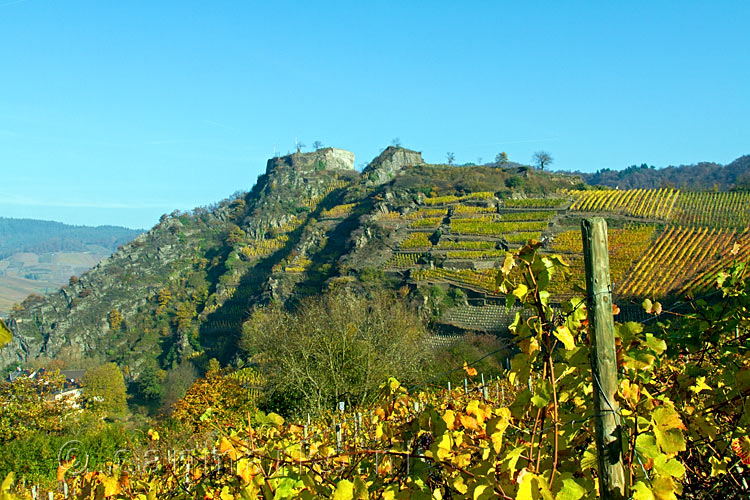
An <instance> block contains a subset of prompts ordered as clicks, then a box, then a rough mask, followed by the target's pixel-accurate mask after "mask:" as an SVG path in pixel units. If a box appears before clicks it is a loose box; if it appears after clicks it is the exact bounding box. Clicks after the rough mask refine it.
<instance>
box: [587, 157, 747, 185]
mask: <svg viewBox="0 0 750 500" xmlns="http://www.w3.org/2000/svg"><path fill="white" fill-rule="evenodd" d="M576 173H577V174H578V175H580V176H581V177H583V180H585V181H586V182H587V183H588V184H591V185H599V186H609V187H613V188H619V189H650V188H661V187H671V188H677V189H684V190H691V191H706V190H712V189H718V190H721V191H726V190H731V189H750V155H745V156H741V157H739V158H737V159H736V160H734V161H733V162H732V163H730V164H728V165H720V164H718V163H711V162H701V163H697V164H694V165H680V166H679V167H674V166H669V167H666V168H658V169H657V168H654V167H653V166H649V165H646V164H645V163H644V164H642V165H640V166H638V165H631V166H630V167H628V168H626V169H624V170H610V169H608V168H605V169H602V170H597V171H596V172H595V173H593V174H586V173H581V172H576Z"/></svg>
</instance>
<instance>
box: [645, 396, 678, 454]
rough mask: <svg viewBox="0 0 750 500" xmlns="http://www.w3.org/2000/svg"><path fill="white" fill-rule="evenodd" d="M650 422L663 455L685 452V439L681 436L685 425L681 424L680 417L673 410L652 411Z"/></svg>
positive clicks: (665, 408) (667, 408)
mask: <svg viewBox="0 0 750 500" xmlns="http://www.w3.org/2000/svg"><path fill="white" fill-rule="evenodd" d="M651 420H652V422H653V425H654V436H655V437H656V442H657V444H658V445H659V447H660V448H661V449H662V450H663V451H664V453H677V452H678V451H685V437H684V436H683V435H682V431H683V430H685V424H683V423H682V420H680V415H679V414H678V413H677V412H676V411H675V410H674V409H673V408H669V407H660V408H657V409H656V410H654V413H653V414H652V416H651Z"/></svg>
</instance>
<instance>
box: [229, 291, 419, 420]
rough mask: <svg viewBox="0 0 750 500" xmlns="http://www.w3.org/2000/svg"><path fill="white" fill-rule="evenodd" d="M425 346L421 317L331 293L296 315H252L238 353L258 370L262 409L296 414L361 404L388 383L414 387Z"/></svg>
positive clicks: (377, 301) (394, 304) (399, 305)
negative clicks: (394, 378)
mask: <svg viewBox="0 0 750 500" xmlns="http://www.w3.org/2000/svg"><path fill="white" fill-rule="evenodd" d="M424 338H425V330H424V328H423V326H422V323H421V322H420V320H419V318H418V316H417V315H416V314H415V313H414V312H413V311H411V310H410V309H408V308H407V306H406V305H405V304H404V303H403V302H401V301H399V300H398V299H396V298H395V297H394V296H393V295H391V294H388V293H385V292H377V293H373V294H372V295H371V296H370V297H363V296H361V295H354V294H352V293H350V292H348V291H346V290H336V291H333V292H329V293H328V294H326V295H325V296H322V297H317V298H310V299H307V300H305V301H303V302H302V304H301V305H300V306H299V307H298V308H297V309H296V310H295V311H294V312H289V311H286V310H283V309H281V308H279V307H274V306H269V307H265V308H262V309H258V310H256V311H255V312H254V313H253V315H252V316H251V318H250V320H249V321H247V322H246V323H245V325H244V326H243V333H242V340H241V346H242V347H243V348H244V350H245V351H246V352H247V353H248V354H251V355H253V354H254V355H255V357H254V359H255V360H257V361H258V363H259V364H260V369H261V373H262V375H263V376H264V377H265V380H266V383H267V391H268V392H267V400H266V407H271V408H269V409H273V410H275V411H280V412H283V413H286V414H294V413H297V414H300V413H302V412H303V411H305V410H308V411H309V410H313V411H321V410H323V409H326V408H333V407H334V405H335V404H336V403H337V402H338V401H344V402H346V404H347V406H348V407H351V406H354V405H360V404H364V403H366V402H368V401H371V400H372V398H373V397H374V396H375V394H376V392H377V388H378V385H379V384H380V383H382V381H383V380H385V379H387V378H388V377H390V376H394V375H398V376H399V377H400V378H402V379H404V380H410V379H412V380H413V379H415V378H416V377H417V376H418V374H419V373H420V371H421V369H422V368H424V367H425V366H426V356H427V355H426V353H425V352H424V349H423V348H422V342H423V340H424ZM310 374H312V375H310ZM311 377H312V378H311Z"/></svg>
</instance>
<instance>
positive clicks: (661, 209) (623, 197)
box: [570, 188, 680, 219]
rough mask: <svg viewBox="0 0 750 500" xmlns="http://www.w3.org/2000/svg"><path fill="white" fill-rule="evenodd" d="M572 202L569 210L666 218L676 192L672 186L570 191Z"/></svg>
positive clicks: (677, 192)
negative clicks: (669, 187)
mask: <svg viewBox="0 0 750 500" xmlns="http://www.w3.org/2000/svg"><path fill="white" fill-rule="evenodd" d="M571 194H572V195H573V196H574V197H575V198H576V201H575V202H574V203H573V204H572V205H571V206H570V210H572V211H579V212H612V213H617V214H621V215H628V216H632V217H643V218H650V219H669V215H670V213H671V211H672V208H673V206H674V204H675V202H676V201H677V198H678V196H679V194H680V192H679V190H676V189H668V188H661V189H627V190H618V189H608V190H602V191H573V192H571Z"/></svg>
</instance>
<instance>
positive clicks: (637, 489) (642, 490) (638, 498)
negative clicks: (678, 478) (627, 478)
mask: <svg viewBox="0 0 750 500" xmlns="http://www.w3.org/2000/svg"><path fill="white" fill-rule="evenodd" d="M631 495H632V497H633V500H656V499H655V498H654V494H653V493H652V492H651V489H650V488H649V487H648V486H647V485H646V484H645V483H644V482H642V481H638V482H637V483H635V484H634V485H633V487H632V488H631Z"/></svg>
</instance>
